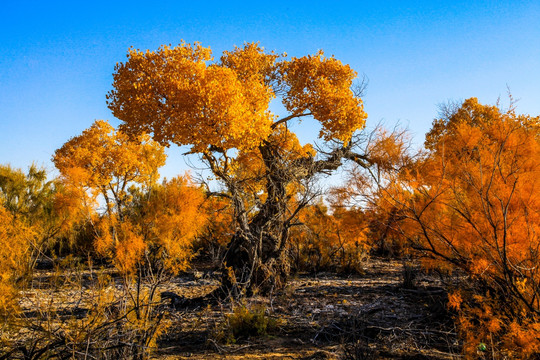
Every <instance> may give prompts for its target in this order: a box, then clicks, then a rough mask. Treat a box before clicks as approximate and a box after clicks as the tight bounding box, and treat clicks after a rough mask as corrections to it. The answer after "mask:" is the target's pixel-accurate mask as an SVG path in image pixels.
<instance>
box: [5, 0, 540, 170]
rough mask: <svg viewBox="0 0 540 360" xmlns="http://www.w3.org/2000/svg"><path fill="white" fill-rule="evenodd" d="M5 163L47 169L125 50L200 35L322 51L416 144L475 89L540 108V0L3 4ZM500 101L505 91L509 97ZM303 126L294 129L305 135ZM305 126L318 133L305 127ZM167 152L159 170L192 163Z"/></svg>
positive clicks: (373, 112)
mask: <svg viewBox="0 0 540 360" xmlns="http://www.w3.org/2000/svg"><path fill="white" fill-rule="evenodd" d="M0 6H1V7H0V9H1V11H0V163H3V164H6V163H10V164H12V165H13V166H15V167H22V168H26V167H27V166H28V165H29V164H31V163H32V162H33V161H34V162H36V163H37V164H38V165H42V166H45V167H47V168H48V169H50V170H52V169H53V166H52V164H51V163H50V158H51V156H52V154H53V152H54V150H55V149H57V148H59V147H60V146H62V144H63V143H64V142H65V141H67V140H68V139H69V138H70V137H72V136H75V135H78V134H79V133H80V132H81V131H82V130H84V129H85V128H87V127H89V126H90V125H91V124H92V122H93V121H94V120H95V119H109V120H111V123H113V124H115V125H116V124H118V121H117V120H115V119H114V118H113V117H112V115H111V113H110V111H109V110H108V108H107V106H106V103H105V95H106V93H107V92H108V91H109V90H110V89H111V82H112V73H113V69H114V65H115V64H116V63H117V62H121V61H123V60H124V59H125V55H126V52H127V49H128V48H129V47H130V46H134V47H136V48H140V49H156V48H157V47H159V46H160V45H161V44H173V45H175V44H178V43H179V42H180V40H181V39H183V40H185V41H186V42H194V41H199V42H201V43H202V44H203V45H204V46H210V47H211V48H212V49H213V51H214V54H215V55H216V57H218V56H219V54H220V53H221V51H223V50H229V49H231V48H232V47H233V46H234V45H242V44H243V43H244V42H252V41H259V42H260V44H261V45H262V46H263V47H265V48H266V49H267V50H276V51H277V52H280V53H281V52H287V53H288V54H289V55H290V56H302V55H305V54H310V53H315V52H316V51H317V50H319V49H323V50H324V51H325V53H326V54H327V55H331V54H334V55H335V56H336V57H337V58H339V59H340V60H342V61H343V62H344V63H348V64H350V65H351V66H352V67H353V68H354V69H355V70H356V71H358V72H359V73H360V74H362V73H363V74H365V75H366V76H367V77H368V78H369V86H368V88H367V93H366V96H365V98H364V101H365V108H366V111H367V112H368V115H369V119H368V123H371V124H374V123H377V122H379V121H381V120H382V121H384V122H385V123H386V124H388V125H390V126H391V125H393V124H394V123H396V122H398V121H400V122H401V123H402V124H405V125H407V126H408V127H409V129H410V130H411V131H412V132H413V134H414V139H415V141H416V142H417V143H421V142H422V141H423V135H424V133H425V132H426V131H427V130H428V129H429V127H430V125H431V121H432V120H433V118H434V117H435V116H436V115H437V104H439V103H443V102H446V101H448V100H460V99H465V98H468V97H471V96H476V97H478V98H479V99H480V101H481V102H483V103H491V104H492V103H495V101H496V100H497V98H498V97H499V96H500V97H502V98H503V100H506V98H505V96H506V91H507V86H508V87H509V88H510V90H511V91H512V94H513V95H514V97H515V98H517V99H520V100H519V102H518V111H519V112H522V113H529V114H532V115H539V114H540V1H538V0H536V1H527V0H525V1H499V2H498V1H447V2H446V1H350V2H349V1H337V2H334V3H331V2H329V1H321V2H317V1H309V2H307V1H306V2H304V1H295V2H293V1H286V2H280V1H273V2H267V3H262V2H254V1H249V2H247V1H246V2H235V1H227V2H224V1H220V2H213V1H204V2H194V1H190V2H183V1H156V2H155V3H154V4H151V3H150V2H137V1H130V2H120V1H119V2H115V1H109V2H102V1H93V2H77V1H69V2H67V1H66V2H58V1H47V2H44V1H35V2H31V1H3V2H2V4H1V5H0ZM503 103H504V101H503ZM312 128H313V127H312V126H310V124H309V123H306V124H304V126H302V125H300V126H296V127H295V130H297V131H298V132H300V133H301V136H302V138H305V139H307V138H308V137H309V136H310V135H311V134H312V133H313V131H312ZM310 131H311V132H310ZM180 153H181V151H179V150H172V151H171V154H170V160H169V162H168V165H167V167H166V168H165V169H164V171H162V173H163V174H164V175H166V176H167V177H171V176H173V175H175V174H177V173H179V172H181V171H183V170H185V169H186V168H187V166H186V164H185V163H184V161H183V159H182V156H181V155H180Z"/></svg>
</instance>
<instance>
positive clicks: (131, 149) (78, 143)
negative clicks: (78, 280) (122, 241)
mask: <svg viewBox="0 0 540 360" xmlns="http://www.w3.org/2000/svg"><path fill="white" fill-rule="evenodd" d="M165 159H166V155H165V151H164V149H163V147H161V146H160V145H159V144H157V143H156V142H154V141H152V140H151V139H150V138H149V137H148V136H147V135H145V134H141V135H139V136H138V137H137V138H133V139H132V138H129V137H128V136H127V135H126V134H125V133H123V132H121V131H116V130H115V129H114V128H113V127H112V126H111V125H110V124H109V123H108V122H106V121H103V120H98V121H96V122H94V124H92V126H91V127H90V128H88V129H86V130H85V131H83V133H82V134H81V135H79V136H75V137H73V138H72V139H70V140H69V141H68V142H66V143H65V144H64V145H63V146H62V147H61V148H60V149H58V150H56V152H55V154H54V157H53V162H54V164H55V166H56V167H57V169H58V170H59V171H60V173H61V174H62V177H63V178H64V179H65V180H66V184H69V185H71V186H72V187H73V188H75V189H77V190H79V193H80V195H81V196H84V197H86V202H87V205H88V206H93V205H95V201H96V199H97V198H98V197H99V196H101V200H102V201H103V202H104V204H105V211H106V213H107V215H108V216H109V218H112V217H113V215H116V216H118V217H119V218H120V219H122V218H123V215H124V214H123V211H124V208H125V206H126V203H127V202H128V201H129V194H128V190H129V186H131V185H134V184H138V185H142V186H145V187H149V186H151V185H152V184H154V183H155V182H156V181H157V180H158V178H159V174H158V169H159V168H160V167H161V166H163V165H164V164H165Z"/></svg>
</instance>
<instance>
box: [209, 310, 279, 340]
mask: <svg viewBox="0 0 540 360" xmlns="http://www.w3.org/2000/svg"><path fill="white" fill-rule="evenodd" d="M278 327H279V321H278V320H277V319H275V318H273V317H271V316H270V315H268V314H267V309H266V306H264V305H262V304H259V305H254V306H247V305H246V304H241V305H240V306H236V307H235V308H234V309H233V312H232V313H231V314H228V315H226V316H225V318H224V320H223V322H222V323H221V324H220V325H219V326H218V327H217V329H216V331H215V332H214V334H213V336H212V337H213V338H214V339H215V340H217V341H219V342H224V343H227V344H234V343H236V342H237V341H241V340H245V339H248V338H251V337H260V336H267V335H269V334H271V333H272V332H274V331H275V330H276V329H277V328H278Z"/></svg>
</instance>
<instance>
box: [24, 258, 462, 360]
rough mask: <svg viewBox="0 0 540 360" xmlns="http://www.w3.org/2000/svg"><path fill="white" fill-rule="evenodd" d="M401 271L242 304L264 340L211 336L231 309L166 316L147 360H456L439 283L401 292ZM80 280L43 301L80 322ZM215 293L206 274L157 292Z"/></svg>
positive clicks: (297, 286) (298, 286) (373, 270)
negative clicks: (257, 312) (256, 313)
mask: <svg viewBox="0 0 540 360" xmlns="http://www.w3.org/2000/svg"><path fill="white" fill-rule="evenodd" d="M403 269H404V266H403V264H402V262H400V261H397V260H387V259H378V258H372V259H370V260H369V261H368V262H367V263H366V265H365V273H364V274H362V275H354V276H337V275H335V274H318V275H307V274H301V275H297V276H296V277H293V278H292V279H291V280H290V282H289V285H288V286H287V288H286V289H285V291H284V292H282V293H280V294H275V296H270V297H268V298H263V297H253V298H250V299H249V300H247V301H246V302H245V303H244V304H243V305H244V306H246V307H247V308H249V309H253V308H257V306H258V308H259V309H261V308H262V309H264V310H265V312H266V314H268V316H269V317H270V318H271V319H273V321H274V322H275V324H276V326H275V328H274V329H272V330H271V331H269V333H268V334H267V335H265V336H253V337H243V338H242V337H240V338H239V339H237V341H236V343H234V344H226V343H225V342H224V341H220V340H219V339H218V337H219V336H218V334H219V333H220V331H222V330H223V328H224V326H225V325H224V324H225V323H226V322H225V319H226V317H227V315H228V314H230V313H231V312H232V310H233V306H235V305H231V304H221V305H211V306H210V305H208V304H203V303H201V304H200V306H198V307H195V308H193V307H192V308H190V309H180V310H178V309H172V308H171V309H170V310H169V312H168V314H167V317H168V319H167V320H168V323H170V327H169V330H168V331H167V332H166V334H165V335H163V336H161V338H160V339H159V341H158V349H157V351H156V352H154V353H153V359H159V360H165V359H352V360H358V359H457V358H460V356H459V355H458V354H459V353H460V346H459V342H458V340H457V337H456V333H455V329H454V325H453V322H452V319H451V315H450V314H449V313H448V312H447V310H446V299H447V296H446V291H445V288H444V286H443V285H442V283H441V280H440V279H439V278H438V277H436V276H434V275H427V274H425V273H422V272H420V271H419V270H413V271H412V274H414V275H416V279H415V287H414V288H405V287H404V286H403ZM74 273H76V271H74ZM409 273H411V272H409ZM47 276H48V275H47V272H46V271H41V272H40V275H39V276H38V278H40V277H41V280H39V281H38V284H41V285H43V284H46V283H50V280H46V279H47ZM66 277H68V276H66ZM52 278H53V277H51V279H52ZM44 279H45V280H44ZM80 280H81V281H75V282H73V283H72V284H73V287H70V285H69V284H65V285H66V286H62V288H63V289H64V290H65V291H64V290H62V291H61V292H55V293H54V294H49V295H48V296H50V299H51V301H54V302H55V303H57V304H58V307H61V308H63V309H66V310H67V311H68V312H70V316H72V315H75V316H77V314H78V312H81V315H82V316H84V312H85V308H84V305H83V304H84V296H86V295H85V291H88V290H84V289H85V287H84V286H83V285H81V284H84V279H80ZM77 284H79V285H78V286H80V288H77V287H76V286H77ZM216 286H217V281H216V279H215V278H213V277H212V274H211V273H209V274H206V275H205V274H204V273H201V272H197V271H193V272H192V273H189V274H186V275H184V276H180V277H177V278H175V279H174V281H173V282H172V283H170V284H168V285H167V288H166V289H163V290H166V291H172V292H174V293H176V294H178V295H180V296H184V297H188V298H193V297H199V296H202V295H204V294H206V293H208V292H210V291H211V290H212V289H214V288H215V287H216ZM49 288H51V287H49ZM50 291H52V290H50ZM50 291H49V292H50ZM113 291H114V289H113ZM46 293H48V292H47V286H46V287H45V288H43V287H40V286H36V287H34V290H31V291H29V292H27V294H26V296H25V297H24V299H25V300H24V301H23V303H22V305H23V308H24V309H26V311H27V312H28V313H29V314H31V312H32V311H35V310H33V308H35V303H37V302H38V300H39V301H41V302H43V301H44V299H45V298H47V296H45V295H44V294H46ZM87 295H88V294H87ZM47 301H48V300H47ZM236 306H238V304H236ZM30 316H31V315H30Z"/></svg>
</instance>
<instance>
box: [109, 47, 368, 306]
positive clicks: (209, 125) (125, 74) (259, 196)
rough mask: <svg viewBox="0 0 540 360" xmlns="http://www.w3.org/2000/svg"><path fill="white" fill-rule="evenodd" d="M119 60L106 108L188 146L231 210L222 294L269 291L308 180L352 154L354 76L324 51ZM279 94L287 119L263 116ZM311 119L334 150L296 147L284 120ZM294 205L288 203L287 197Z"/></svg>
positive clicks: (279, 277) (134, 129) (356, 120)
mask: <svg viewBox="0 0 540 360" xmlns="http://www.w3.org/2000/svg"><path fill="white" fill-rule="evenodd" d="M127 57H128V59H127V61H126V62H124V63H120V64H117V66H116V68H115V73H114V83H113V87H114V89H113V90H112V91H111V92H110V93H109V94H108V105H109V108H110V109H111V110H112V112H113V114H114V115H115V116H116V117H117V118H119V119H120V120H122V121H123V122H124V123H123V125H122V128H123V129H124V131H126V132H127V133H129V134H132V135H138V134H141V133H143V132H146V133H151V134H152V136H153V138H154V140H156V141H158V142H159V143H161V144H163V145H169V144H176V145H188V146H190V152H191V153H194V154H199V155H200V156H201V159H202V161H203V162H205V163H206V164H207V166H208V167H209V169H210V170H211V171H212V173H213V174H214V176H215V177H216V178H217V179H218V180H219V181H220V182H221V184H222V185H223V187H224V189H223V191H220V192H219V194H216V195H219V196H222V197H227V198H229V199H230V200H231V203H232V204H233V207H234V218H235V223H236V224H235V226H236V230H235V234H234V236H233V237H232V239H231V242H230V243H229V246H228V250H227V254H226V256H225V265H226V266H227V267H229V268H231V269H232V270H233V271H232V272H224V273H226V274H229V275H227V276H225V277H224V279H223V287H222V288H221V290H224V291H223V293H224V294H229V293H231V294H232V295H235V296H237V295H240V294H242V293H245V292H246V291H247V292H253V291H255V290H258V291H261V292H263V293H267V292H269V291H272V290H273V289H279V288H280V287H282V286H283V285H284V283H285V281H286V277H287V273H288V259H287V258H286V256H285V250H286V245H287V242H288V238H289V229H290V227H291V226H293V225H294V223H295V218H296V216H297V214H298V212H299V211H300V210H301V208H303V207H304V206H305V205H306V204H307V203H308V202H309V200H310V199H311V197H310V196H307V195H306V194H307V191H306V190H307V188H308V185H309V181H310V180H313V179H314V178H315V177H316V175H317V174H321V173H325V172H328V171H331V170H334V169H336V168H338V167H339V166H340V165H341V163H342V160H343V159H344V158H345V157H348V158H356V159H360V158H362V156H361V154H360V155H359V154H352V152H351V147H352V146H351V138H352V137H353V134H354V133H355V132H356V131H357V130H361V129H362V128H363V127H364V123H365V119H366V117H367V115H366V113H365V112H364V110H363V105H362V100H361V99H360V97H359V94H355V92H354V91H353V90H352V86H353V81H354V79H355V78H356V72H355V71H353V70H352V69H351V68H350V67H349V66H348V65H344V64H342V63H341V62H340V61H339V60H337V59H336V58H334V57H326V56H324V54H323V52H322V51H320V52H318V53H317V54H315V55H313V56H310V55H308V56H304V57H300V58H291V59H290V60H287V59H286V58H285V56H280V55H278V54H276V53H274V52H271V53H265V52H264V50H263V49H262V48H261V47H260V46H259V45H258V44H253V43H250V44H245V45H244V46H243V47H241V48H238V47H236V48H235V49H234V50H232V51H225V52H224V53H223V55H222V56H221V58H220V60H219V61H215V62H210V61H211V60H212V55H211V50H210V49H209V48H205V47H202V46H201V45H200V44H198V43H195V44H193V45H190V44H186V43H182V44H181V45H179V46H177V47H170V46H162V47H160V48H159V49H158V50H156V51H146V52H143V51H140V50H137V49H130V50H129V52H128V55H127ZM274 98H280V99H281V102H282V103H283V105H284V107H285V109H286V110H287V111H288V114H287V115H286V116H283V117H280V118H278V117H277V116H276V115H274V114H273V113H272V112H271V111H270V110H269V105H270V102H271V100H272V99H274ZM305 117H311V118H313V119H315V120H316V121H318V122H319V124H320V126H321V130H320V133H319V138H321V139H323V141H324V142H325V144H327V145H328V146H329V147H330V146H331V147H332V148H331V149H329V150H328V151H326V152H322V151H319V152H316V151H315V150H314V148H313V146H311V145H305V146H301V145H300V143H299V142H298V139H297V138H296V135H295V134H294V133H293V132H291V131H290V124H291V123H292V122H294V121H298V122H299V121H300V120H301V119H302V118H305ZM293 198H294V199H296V200H295V201H292V199H293Z"/></svg>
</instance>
